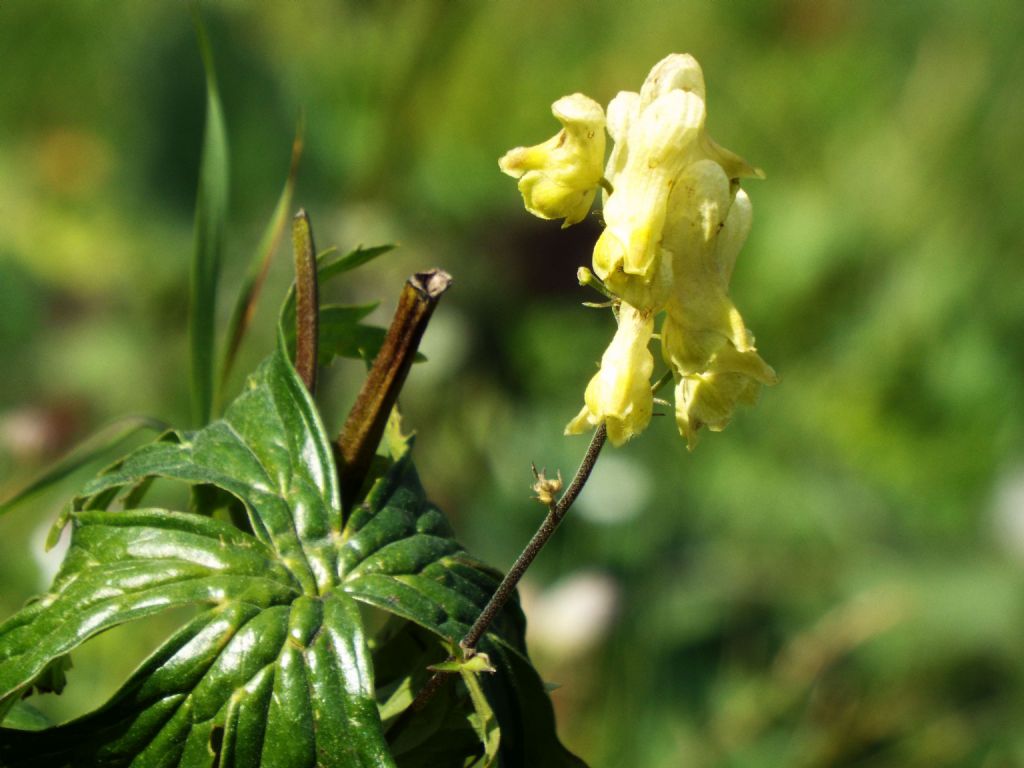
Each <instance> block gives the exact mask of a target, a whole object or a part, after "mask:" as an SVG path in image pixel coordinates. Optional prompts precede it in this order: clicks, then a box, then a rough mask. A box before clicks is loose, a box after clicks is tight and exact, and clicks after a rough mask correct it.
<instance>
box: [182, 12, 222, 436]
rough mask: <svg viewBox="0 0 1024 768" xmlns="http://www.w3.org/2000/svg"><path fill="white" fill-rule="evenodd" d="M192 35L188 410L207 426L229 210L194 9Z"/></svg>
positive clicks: (214, 105)
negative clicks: (195, 180)
mask: <svg viewBox="0 0 1024 768" xmlns="http://www.w3.org/2000/svg"><path fill="white" fill-rule="evenodd" d="M193 15H194V18H195V25H196V36H197V37H198V39H199V49H200V52H201V53H202V57H203V67H204V69H205V71H206V127H205V130H204V132H203V151H202V159H201V161H200V166H199V189H198V192H197V194H196V218H195V247H194V250H193V255H192V269H191V294H190V306H189V344H190V349H191V358H192V413H193V418H194V420H195V422H196V423H197V424H200V425H202V424H206V423H207V422H208V421H209V420H210V416H211V414H212V412H213V395H214V366H215V362H214V361H215V359H216V357H215V356H216V352H215V347H216V317H217V284H218V282H219V279H220V268H221V260H222V258H223V251H224V228H225V224H226V221H227V210H228V186H229V170H228V141H227V132H226V129H225V126H224V110H223V108H222V107H221V103H220V94H219V92H218V89H217V74H216V71H215V70H214V66H213V54H212V52H211V51H210V44H209V40H208V39H207V36H206V29H205V28H204V27H203V23H202V20H201V19H200V17H199V13H198V11H194V14H193Z"/></svg>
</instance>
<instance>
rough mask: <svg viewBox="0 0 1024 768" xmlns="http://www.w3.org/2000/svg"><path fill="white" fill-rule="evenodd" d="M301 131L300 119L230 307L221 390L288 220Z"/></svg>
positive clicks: (297, 166) (299, 150)
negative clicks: (282, 174)
mask: <svg viewBox="0 0 1024 768" xmlns="http://www.w3.org/2000/svg"><path fill="white" fill-rule="evenodd" d="M302 135H303V124H302V121H301V120H300V122H299V125H298V127H297V128H296V129H295V139H294V141H293V142H292V156H291V162H290V164H289V166H288V177H287V178H286V179H285V182H284V187H283V188H282V189H281V194H280V196H278V198H277V205H276V206H274V211H273V213H272V214H271V215H270V220H269V221H268V222H267V226H266V228H265V229H264V230H263V235H262V236H261V237H260V241H259V244H258V245H257V246H256V250H255V251H253V257H252V260H251V261H250V263H249V267H248V270H247V271H246V274H245V277H244V278H243V280H242V285H241V287H240V288H239V291H238V297H237V298H236V299H235V306H234V309H233V310H232V311H231V319H230V320H229V321H228V330H227V340H228V341H227V346H226V348H225V350H224V362H223V364H222V365H221V374H220V390H221V392H223V390H224V387H225V386H226V384H227V381H228V377H229V376H230V375H231V369H232V367H233V366H234V363H235V357H236V356H237V354H238V350H239V348H240V347H241V345H242V340H243V339H244V337H245V334H246V331H248V329H249V325H250V323H251V322H252V317H253V315H254V314H255V311H256V304H257V302H258V301H259V297H260V294H261V292H262V290H263V284H264V282H265V281H266V277H267V271H268V270H269V269H270V262H271V260H272V258H273V256H274V253H275V252H276V251H277V248H278V245H279V244H280V242H281V236H282V235H283V234H284V228H285V225H286V224H287V223H288V214H289V212H290V211H291V208H292V197H293V196H294V194H295V180H296V177H297V175H298V168H299V160H300V159H301V157H302V145H303V139H302Z"/></svg>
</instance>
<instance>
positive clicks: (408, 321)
mask: <svg viewBox="0 0 1024 768" xmlns="http://www.w3.org/2000/svg"><path fill="white" fill-rule="evenodd" d="M451 282H452V278H451V275H449V274H448V273H447V272H445V271H443V270H440V269H432V270H429V271H427V272H418V273H416V274H415V275H413V276H412V277H410V278H409V279H408V280H407V281H406V283H405V287H404V288H403V290H402V295H401V296H400V297H399V299H398V308H397V309H396V310H395V316H394V318H393V319H392V320H391V327H390V328H388V333H387V336H385V337H384V343H383V345H382V346H381V348H380V352H379V353H378V355H377V357H376V359H375V360H374V361H373V366H372V367H371V368H370V373H369V374H368V375H367V377H366V381H365V382H363V388H362V389H361V390H360V391H359V396H358V397H357V398H356V402H355V405H353V406H352V410H351V411H349V414H348V418H347V419H346V420H345V426H344V427H343V428H342V430H341V434H339V435H338V439H337V440H336V441H335V449H336V455H337V459H338V473H339V479H340V483H341V498H342V504H343V505H344V506H345V507H346V508H348V507H349V506H350V505H351V501H352V499H353V498H355V495H356V493H358V491H359V489H360V487H362V485H363V482H364V480H365V479H366V473H367V471H368V470H369V468H370V462H371V461H372V460H373V454H374V452H375V451H376V450H377V444H378V443H380V439H381V436H382V435H383V434H384V427H385V426H386V425H387V421H388V416H389V415H390V414H391V408H392V407H393V406H394V404H395V401H396V400H398V393H399V392H400V391H401V389H402V385H403V384H404V383H405V378H406V376H407V375H408V374H409V367H410V366H411V365H412V361H413V359H414V358H415V357H416V350H417V348H418V347H419V344H420V339H422V338H423V332H424V331H425V330H426V328H427V323H428V322H429V320H430V316H431V314H433V312H434V307H435V306H437V302H438V300H439V299H440V298H441V295H442V294H443V293H444V292H445V291H446V290H448V287H449V286H450V285H451Z"/></svg>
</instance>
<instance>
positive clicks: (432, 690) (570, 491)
mask: <svg viewBox="0 0 1024 768" xmlns="http://www.w3.org/2000/svg"><path fill="white" fill-rule="evenodd" d="M607 436H608V433H607V430H606V429H605V425H604V424H602V425H601V426H600V427H598V428H597V431H596V432H594V437H593V438H592V439H591V441H590V445H589V446H588V447H587V452H586V454H584V456H583V461H582V462H580V467H579V469H578V470H576V475H575V477H573V479H572V482H571V483H569V487H568V488H566V489H565V493H563V494H562V496H561V498H560V499H559V500H558V501H557V502H554V503H552V504H551V505H550V506H549V507H548V514H547V516H546V517H545V518H544V521H543V522H542V523H541V524H540V528H538V529H537V532H536V533H535V534H533V538H532V539H530V542H529V543H528V544H527V545H526V547H525V549H523V551H522V552H521V553H520V555H519V557H517V558H516V561H515V562H514V563H513V564H512V567H511V568H510V569H509V571H508V573H506V574H505V578H503V579H502V580H501V584H499V585H498V588H497V589H496V590H495V591H494V594H493V595H492V596H491V599H490V600H489V601H488V602H487V605H485V606H484V608H483V610H482V611H481V612H480V615H479V616H478V617H477V620H476V621H475V622H473V626H472V627H470V628H469V631H468V632H467V633H466V636H465V637H463V638H462V641H461V642H460V643H459V646H460V647H461V648H462V650H463V652H464V654H465V656H466V657H467V658H468V657H471V656H472V655H473V654H474V653H475V652H476V646H477V643H479V642H480V638H482V637H483V636H484V633H485V632H487V629H488V628H489V627H490V626H491V622H493V621H494V619H495V617H497V615H498V614H499V613H500V612H501V609H502V608H504V607H505V603H507V602H508V600H509V598H510V597H512V594H513V593H514V592H515V589H516V586H517V585H518V584H519V580H520V579H521V578H522V577H523V574H524V573H526V569H527V568H529V567H530V564H531V563H533V561H534V559H535V558H536V557H537V555H538V554H539V553H540V551H541V550H542V549H543V548H544V545H545V544H547V543H548V540H549V539H550V538H551V535H552V534H553V533H554V532H555V529H556V528H558V525H559V523H561V522H562V520H563V519H564V518H565V515H566V513H567V512H568V511H569V508H570V507H571V506H572V505H573V503H574V502H575V501H576V498H577V497H578V496H579V495H580V491H582V490H583V486H584V485H586V482H587V480H588V479H589V478H590V473H591V472H592V471H593V470H594V465H595V464H596V463H597V458H598V456H600V455H601V449H602V448H604V444H605V440H606V439H607ZM452 674H453V673H451V672H435V673H434V676H433V677H431V678H430V680H428V681H427V684H426V685H425V686H423V688H422V689H421V690H420V692H419V693H418V694H417V695H416V698H415V699H414V700H413V702H412V704H411V705H410V706H409V711H410V712H419V711H421V710H422V709H423V708H424V707H425V706H426V705H427V703H428V702H429V701H430V700H431V699H432V698H433V697H434V694H436V693H437V692H438V690H440V688H441V686H442V685H444V683H445V681H446V680H447V679H448V678H449V677H450V676H451V675H452Z"/></svg>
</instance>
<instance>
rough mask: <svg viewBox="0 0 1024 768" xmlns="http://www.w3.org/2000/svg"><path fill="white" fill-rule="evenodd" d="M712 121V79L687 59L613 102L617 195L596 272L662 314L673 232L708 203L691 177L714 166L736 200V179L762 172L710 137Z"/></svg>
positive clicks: (674, 58)
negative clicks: (707, 94) (707, 87)
mask: <svg viewBox="0 0 1024 768" xmlns="http://www.w3.org/2000/svg"><path fill="white" fill-rule="evenodd" d="M705 117H706V109H705V104H704V75H703V73H702V72H701V69H700V65H699V64H697V61H696V60H695V59H694V58H693V57H692V56H689V55H687V54H672V55H671V56H668V57H666V58H665V59H663V60H662V61H661V62H659V63H658V64H657V65H656V66H655V67H654V69H652V70H651V73H650V74H649V75H648V76H647V79H646V80H645V81H644V84H643V87H642V88H641V89H640V93H632V92H628V91H624V92H621V93H619V94H618V95H617V96H616V97H615V98H614V99H612V102H611V103H610V104H609V105H608V132H609V133H610V134H611V136H612V139H613V140H614V142H615V144H614V147H613V149H612V153H611V157H610V158H609V160H608V166H607V168H606V170H605V176H606V178H607V179H608V180H609V182H610V184H611V186H612V192H611V194H610V195H608V196H607V198H606V200H605V205H604V212H603V213H604V220H605V226H606V229H605V230H604V232H603V233H602V234H601V237H600V239H599V240H598V242H597V245H596V246H595V247H594V272H595V273H596V274H597V275H598V277H600V278H601V279H602V280H603V281H604V282H605V284H606V285H607V286H608V288H609V289H610V290H611V291H612V292H613V293H615V294H616V295H618V296H621V297H622V299H623V300H625V301H627V302H630V303H632V304H634V305H636V306H639V307H643V308H645V309H654V310H658V309H660V308H661V307H662V306H663V305H664V303H665V302H666V301H667V299H668V297H669V295H670V293H671V289H672V285H673V284H674V283H676V282H678V279H677V277H676V276H675V274H674V263H673V260H674V254H673V252H672V250H671V248H670V247H669V245H668V244H666V242H665V241H666V238H667V236H668V234H669V233H668V232H666V229H667V228H669V229H670V228H671V227H672V225H673V223H674V222H678V220H679V219H680V218H681V217H682V218H685V217H688V216H689V217H691V218H693V217H695V216H697V215H699V206H701V205H704V204H705V202H706V201H705V200H704V199H703V198H700V199H699V200H698V199H695V195H694V194H693V192H692V190H689V189H687V187H686V184H687V182H688V181H690V180H691V177H693V176H694V175H696V176H698V177H699V176H700V175H701V174H706V173H708V172H709V168H708V167H707V166H710V167H713V168H714V169H715V171H714V173H716V174H717V176H720V177H721V181H722V185H717V184H716V187H718V186H724V193H725V195H726V196H728V194H729V188H730V184H731V181H732V180H734V179H737V178H739V177H741V176H750V175H755V174H757V173H759V172H758V171H756V170H755V169H754V168H752V167H751V166H749V165H747V164H746V163H745V162H744V161H743V160H742V159H740V158H739V157H737V156H736V155H734V154H732V153H731V152H728V151H726V150H723V149H722V148H721V147H719V146H718V145H717V144H715V143H714V142H713V141H712V140H711V139H710V138H709V137H708V136H707V134H706V133H705V130H704V124H705ZM695 166H697V168H696V170H695V169H694V167H695ZM715 181H716V182H717V179H716V180H715ZM703 191H704V190H703V188H702V192H703ZM719 197H721V196H719ZM714 202H717V200H713V201H711V203H714ZM726 208H727V206H726ZM724 215H725V213H724V211H722V213H721V218H724ZM713 234H714V232H709V233H708V235H707V236H708V237H709V238H710V237H711V236H713Z"/></svg>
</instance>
